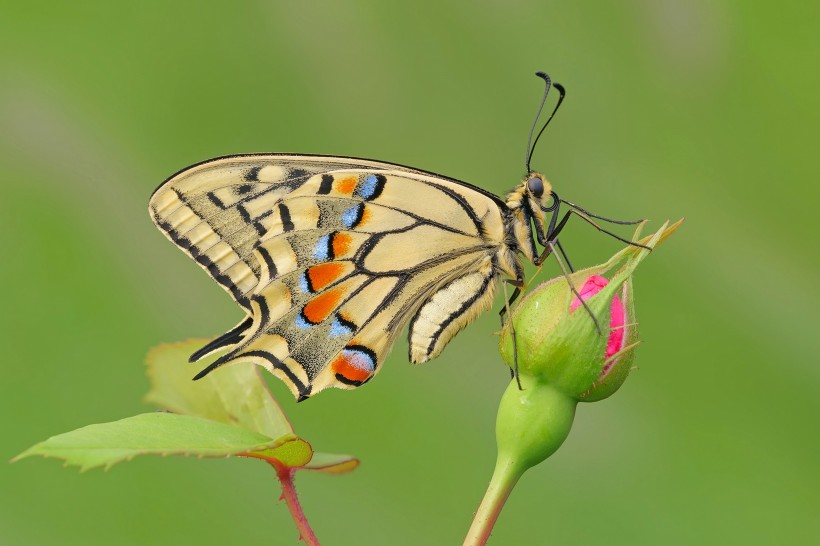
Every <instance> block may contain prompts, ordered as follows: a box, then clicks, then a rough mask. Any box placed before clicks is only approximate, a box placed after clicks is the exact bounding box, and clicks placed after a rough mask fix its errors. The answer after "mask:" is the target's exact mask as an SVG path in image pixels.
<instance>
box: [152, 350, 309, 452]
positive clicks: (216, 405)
mask: <svg viewBox="0 0 820 546" xmlns="http://www.w3.org/2000/svg"><path fill="white" fill-rule="evenodd" d="M208 341H209V340H207V339H190V340H187V341H181V342H178V343H167V344H163V345H160V346H158V347H155V348H153V349H151V351H150V352H149V353H148V356H147V358H146V363H147V364H148V377H149V378H150V379H151V390H150V391H149V392H148V395H147V396H146V400H147V401H148V402H151V403H153V404H156V405H158V406H160V407H162V408H164V409H167V410H170V411H173V412H175V413H182V414H187V415H196V416H199V417H202V418H204V419H210V420H212V421H218V422H220V423H228V424H232V425H236V426H239V427H242V428H245V429H248V430H252V431H256V432H259V433H261V434H264V435H266V436H269V437H271V438H278V437H280V436H283V435H285V434H293V427H292V426H291V424H290V422H289V421H288V419H287V417H285V414H284V413H283V412H282V408H280V407H279V404H278V403H277V402H276V400H275V399H274V398H273V396H272V395H271V393H270V391H269V390H268V389H267V386H266V385H265V382H264V381H263V380H262V378H261V377H260V376H259V367H258V366H255V365H253V364H250V363H248V364H247V365H234V366H223V367H222V368H219V369H217V370H215V371H214V372H212V373H210V374H209V375H207V376H205V377H204V378H202V379H200V380H198V381H193V380H192V378H193V376H194V375H196V372H198V371H199V370H201V369H203V368H204V367H206V366H207V365H208V364H210V363H211V362H213V361H214V359H215V358H216V356H213V357H209V358H206V359H203V360H201V361H199V362H197V363H196V365H192V364H189V363H188V357H189V356H190V354H191V353H193V352H194V351H196V350H197V349H199V348H200V347H202V346H203V345H205V344H206V343H207V342H208Z"/></svg>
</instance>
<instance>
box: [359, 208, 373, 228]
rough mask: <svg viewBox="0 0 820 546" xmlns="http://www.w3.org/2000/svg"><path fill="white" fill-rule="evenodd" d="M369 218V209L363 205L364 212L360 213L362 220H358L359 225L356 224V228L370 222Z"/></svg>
mask: <svg viewBox="0 0 820 546" xmlns="http://www.w3.org/2000/svg"><path fill="white" fill-rule="evenodd" d="M371 217H372V215H371V214H370V207H368V206H367V205H365V207H364V210H363V211H362V219H361V220H359V223H358V224H356V227H359V226H363V225H365V224H366V223H367V222H369V221H370V218H371Z"/></svg>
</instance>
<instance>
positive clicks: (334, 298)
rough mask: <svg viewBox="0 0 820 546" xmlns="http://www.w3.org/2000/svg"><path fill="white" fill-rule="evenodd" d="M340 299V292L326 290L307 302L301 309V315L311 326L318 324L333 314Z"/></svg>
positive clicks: (338, 290)
mask: <svg viewBox="0 0 820 546" xmlns="http://www.w3.org/2000/svg"><path fill="white" fill-rule="evenodd" d="M341 299H342V290H340V289H338V288H336V289H334V290H328V291H327V292H324V293H322V294H319V295H318V296H316V297H315V298H313V299H312V300H310V301H309V302H307V304H306V305H305V306H304V308H302V314H303V315H304V316H305V318H306V319H308V320H309V321H310V322H312V323H313V324H319V323H320V322H322V321H323V320H325V319H326V318H327V317H328V316H329V315H330V313H332V312H333V310H334V309H335V308H336V305H337V304H338V303H339V300H341Z"/></svg>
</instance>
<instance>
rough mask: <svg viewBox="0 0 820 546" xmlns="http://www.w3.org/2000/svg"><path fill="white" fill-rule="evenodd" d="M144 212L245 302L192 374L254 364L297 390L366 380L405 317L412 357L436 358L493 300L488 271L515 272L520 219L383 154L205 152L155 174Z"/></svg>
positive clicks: (479, 193) (474, 191)
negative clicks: (163, 176) (167, 174)
mask: <svg viewBox="0 0 820 546" xmlns="http://www.w3.org/2000/svg"><path fill="white" fill-rule="evenodd" d="M149 211H150V214H151V217H152V218H153V220H154V222H155V223H156V225H157V226H158V227H159V228H160V230H162V231H163V232H164V233H165V235H166V236H167V237H168V238H169V239H170V240H171V241H172V242H174V244H176V245H177V246H178V247H179V248H181V249H182V250H183V251H185V252H186V253H187V254H188V255H189V256H190V257H191V258H193V259H194V260H195V261H196V262H197V263H199V264H200V266H201V267H202V268H203V269H205V270H206V271H207V272H208V274H209V275H210V276H211V277H212V278H213V279H214V280H215V281H216V282H217V283H218V284H220V285H221V286H222V287H223V288H224V289H225V290H227V291H228V293H229V294H230V295H231V296H232V297H233V299H234V300H235V301H236V302H237V303H238V304H239V305H240V306H241V307H242V308H243V310H244V311H245V315H246V316H245V318H244V319H243V320H242V321H241V322H240V323H239V324H238V325H237V326H236V327H235V328H233V329H232V330H230V331H229V332H227V333H226V334H224V335H223V336H221V337H219V338H217V339H216V340H214V341H213V342H212V343H210V344H209V345H207V346H206V347H203V348H202V349H201V350H200V351H197V353H195V354H194V355H192V360H197V359H199V358H201V357H203V356H205V355H206V354H209V353H211V352H213V351H216V350H226V351H227V352H225V353H224V354H223V355H222V356H221V357H220V358H218V359H217V360H216V361H215V362H214V364H212V365H211V366H210V367H209V368H207V369H205V370H203V371H202V372H201V373H200V375H199V376H198V377H200V376H202V375H204V374H205V373H208V372H209V371H210V370H212V369H213V368H215V367H217V366H220V365H223V364H226V363H229V362H237V361H249V362H255V363H257V364H260V365H262V366H264V367H265V368H267V369H268V370H270V371H271V372H272V373H273V374H274V375H276V376H277V377H279V378H280V379H282V380H283V381H284V382H285V383H286V384H287V385H288V387H289V388H290V389H291V391H292V392H293V394H294V395H295V396H296V397H297V398H299V399H305V398H307V397H309V396H311V395H313V394H315V393H316V392H319V391H321V390H323V389H325V388H328V387H339V388H354V387H356V386H359V385H361V384H363V383H365V382H367V381H368V380H369V379H370V378H371V377H373V375H375V373H376V372H377V371H378V370H379V368H380V366H381V364H382V363H383V362H384V359H385V357H386V356H387V354H388V353H389V351H390V349H391V347H392V346H393V343H394V342H395V340H396V337H397V335H398V334H399V333H400V332H401V330H402V328H403V327H404V326H405V324H408V323H409V332H408V339H409V343H410V360H411V361H412V362H414V363H420V362H425V361H427V360H429V359H431V358H433V357H435V356H436V355H438V354H439V353H440V352H441V351H442V350H443V349H444V347H445V346H446V345H447V343H448V341H449V340H450V339H452V337H453V336H454V335H455V334H456V333H458V331H459V330H460V329H461V328H463V327H464V326H466V325H467V324H468V323H469V322H471V321H472V320H473V319H474V318H475V317H476V316H477V315H478V314H479V313H480V312H482V311H484V310H486V309H487V308H489V307H490V306H491V305H492V300H493V295H494V293H495V285H496V282H495V281H496V280H497V279H498V277H499V276H500V275H502V274H504V275H507V276H510V277H512V278H519V277H520V276H521V274H520V267H521V266H520V262H519V261H518V258H517V256H515V252H514V251H515V250H516V248H515V242H514V241H515V237H511V236H509V235H508V234H509V233H510V232H511V231H515V230H512V229H511V228H510V223H511V222H512V221H514V220H516V221H517V222H516V223H521V221H522V219H521V218H520V215H519V217H518V218H515V217H514V215H513V214H512V212H511V210H510V209H509V208H508V207H507V205H506V204H505V203H504V201H502V200H501V199H499V198H498V197H496V196H494V195H492V194H490V193H487V192H485V191H483V190H481V189H479V188H476V187H473V186H470V185H468V184H465V183H463V182H459V181H456V180H453V179H450V178H446V177H443V176H439V175H435V174H432V173H427V172H424V171H420V170H416V169H412V168H408V167H403V166H399V165H394V164H390V163H382V162H376V161H369V160H363V159H354V158H346V157H331V156H309V155H288V154H258V155H239V156H229V157H223V158H217V159H213V160H210V161H206V162H204V163H200V164H198V165H194V166H192V167H189V168H187V169H185V170H183V171H181V172H179V173H177V174H176V175H174V176H172V177H171V178H170V179H168V180H167V181H166V182H164V183H163V184H162V185H161V186H160V187H159V188H158V189H157V190H156V191H155V192H154V194H153V195H152V197H151V200H150V204H149ZM524 220H527V219H526V218H525V219H524ZM518 231H521V230H520V226H519V229H518ZM526 231H527V233H528V234H529V230H528V229H527V230H526ZM518 251H519V252H521V250H518ZM526 254H529V252H527V253H526Z"/></svg>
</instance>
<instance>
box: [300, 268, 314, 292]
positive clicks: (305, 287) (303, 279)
mask: <svg viewBox="0 0 820 546" xmlns="http://www.w3.org/2000/svg"><path fill="white" fill-rule="evenodd" d="M299 290H301V291H302V292H304V293H305V294H310V293H311V292H312V291H311V289H310V285H309V284H308V278H307V271H305V272H304V273H302V274H301V275H299Z"/></svg>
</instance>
